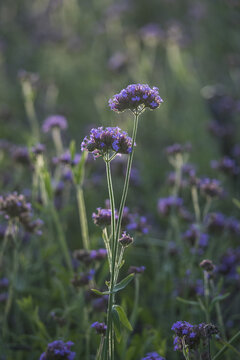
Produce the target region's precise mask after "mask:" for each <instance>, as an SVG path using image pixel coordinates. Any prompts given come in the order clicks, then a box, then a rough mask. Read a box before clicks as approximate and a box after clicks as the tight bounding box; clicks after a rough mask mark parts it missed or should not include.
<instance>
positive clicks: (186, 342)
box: [171, 321, 218, 351]
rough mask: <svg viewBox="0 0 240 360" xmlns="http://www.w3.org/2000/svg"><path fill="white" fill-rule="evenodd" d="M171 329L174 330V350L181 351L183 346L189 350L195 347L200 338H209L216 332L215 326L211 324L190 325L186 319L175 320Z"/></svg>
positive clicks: (198, 343)
mask: <svg viewBox="0 0 240 360" xmlns="http://www.w3.org/2000/svg"><path fill="white" fill-rule="evenodd" d="M171 330H173V331H174V332H175V336H174V341H173V344H174V351H177V350H178V351H182V350H183V347H187V348H188V349H189V350H193V349H197V348H198V346H199V345H200V341H201V340H204V339H206V338H209V339H210V338H211V336H212V335H213V334H216V333H218V330H217V328H216V327H215V326H214V325H212V324H205V323H201V324H199V325H192V324H190V323H189V322H187V321H177V322H176V323H174V324H173V326H172V328H171Z"/></svg>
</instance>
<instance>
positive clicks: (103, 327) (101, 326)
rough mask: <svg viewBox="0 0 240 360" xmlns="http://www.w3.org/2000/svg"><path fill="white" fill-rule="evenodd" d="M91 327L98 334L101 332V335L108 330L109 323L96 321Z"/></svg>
mask: <svg viewBox="0 0 240 360" xmlns="http://www.w3.org/2000/svg"><path fill="white" fill-rule="evenodd" d="M91 328H93V329H95V330H96V332H97V334H100V335H105V334H106V331H107V325H105V324H104V323H100V322H98V321H96V322H94V323H93V324H92V325H91Z"/></svg>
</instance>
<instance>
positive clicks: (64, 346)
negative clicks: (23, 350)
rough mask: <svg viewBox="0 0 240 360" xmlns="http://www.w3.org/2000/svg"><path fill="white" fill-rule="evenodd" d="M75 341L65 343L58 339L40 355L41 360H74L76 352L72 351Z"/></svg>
mask: <svg viewBox="0 0 240 360" xmlns="http://www.w3.org/2000/svg"><path fill="white" fill-rule="evenodd" d="M73 345H74V343H73V342H71V341H68V342H66V343H64V342H63V341H62V340H56V341H53V342H52V343H50V344H48V347H47V350H46V351H45V352H44V353H43V354H42V355H41V356H40V359H39V360H74V358H75V356H76V353H75V352H73V351H71V347H72V346H73Z"/></svg>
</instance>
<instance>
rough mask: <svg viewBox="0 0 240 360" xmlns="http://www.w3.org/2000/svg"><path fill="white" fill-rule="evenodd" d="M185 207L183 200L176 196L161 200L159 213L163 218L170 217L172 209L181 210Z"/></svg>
mask: <svg viewBox="0 0 240 360" xmlns="http://www.w3.org/2000/svg"><path fill="white" fill-rule="evenodd" d="M182 205H183V199H181V198H179V197H175V196H169V197H167V198H160V199H159V200H158V211H159V213H160V214H161V215H163V216H168V215H169V214H170V212H171V211H172V209H177V210H179V209H180V208H181V207H182Z"/></svg>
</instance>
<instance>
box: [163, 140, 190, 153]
mask: <svg viewBox="0 0 240 360" xmlns="http://www.w3.org/2000/svg"><path fill="white" fill-rule="evenodd" d="M191 150H192V145H191V144H190V143H187V144H184V145H181V144H173V145H171V146H168V147H166V149H165V152H166V154H167V155H168V156H174V155H177V154H185V153H189V152H190V151H191Z"/></svg>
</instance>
